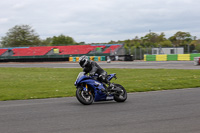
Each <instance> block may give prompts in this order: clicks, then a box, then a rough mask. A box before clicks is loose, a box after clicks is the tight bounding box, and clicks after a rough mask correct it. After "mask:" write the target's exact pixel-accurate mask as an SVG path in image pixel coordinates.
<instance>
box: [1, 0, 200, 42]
mask: <svg viewBox="0 0 200 133" xmlns="http://www.w3.org/2000/svg"><path fill="white" fill-rule="evenodd" d="M22 24H26V25H30V26H31V27H32V28H33V29H34V30H35V31H36V33H37V34H39V36H40V38H42V39H46V38H47V37H53V36H58V35H60V34H64V35H66V36H70V37H72V38H73V39H74V40H75V41H76V42H86V43H92V42H99V43H101V42H109V41H110V40H114V41H118V40H125V39H133V38H134V37H135V36H139V37H141V36H145V35H146V34H147V33H149V30H151V31H152V32H155V33H158V34H160V33H161V32H164V33H165V35H166V37H170V36H173V35H174V34H175V33H176V32H177V31H184V32H190V34H191V35H192V36H197V37H198V39H200V0H0V37H2V36H5V35H6V32H8V30H9V29H11V28H13V27H14V26H15V25H22Z"/></svg>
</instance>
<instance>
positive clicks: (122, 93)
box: [114, 84, 127, 102]
mask: <svg viewBox="0 0 200 133" xmlns="http://www.w3.org/2000/svg"><path fill="white" fill-rule="evenodd" d="M115 87H119V88H120V89H121V91H120V92H117V93H116V94H115V95H114V100H115V101H116V102H124V101H126V99H127V92H126V90H125V88H124V87H123V86H122V85H120V84H115Z"/></svg>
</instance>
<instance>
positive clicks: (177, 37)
mask: <svg viewBox="0 0 200 133" xmlns="http://www.w3.org/2000/svg"><path fill="white" fill-rule="evenodd" d="M169 40H170V41H171V42H172V43H173V44H174V45H176V46H185V45H186V44H189V43H190V42H191V41H192V36H191V35H190V33H189V32H182V31H178V32H177V33H176V34H174V35H173V36H171V37H170V38H169Z"/></svg>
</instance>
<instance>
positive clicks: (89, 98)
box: [76, 87, 94, 105]
mask: <svg viewBox="0 0 200 133" xmlns="http://www.w3.org/2000/svg"><path fill="white" fill-rule="evenodd" d="M76 98H77V99H78V101H79V102H80V103H82V104H84V105H90V104H92V102H93V101H94V97H93V95H92V93H91V91H84V90H83V88H82V87H78V88H77V90H76Z"/></svg>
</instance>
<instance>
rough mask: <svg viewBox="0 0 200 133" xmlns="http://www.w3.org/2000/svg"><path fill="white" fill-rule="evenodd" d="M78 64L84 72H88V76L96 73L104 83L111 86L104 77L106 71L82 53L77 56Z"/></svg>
mask: <svg viewBox="0 0 200 133" xmlns="http://www.w3.org/2000/svg"><path fill="white" fill-rule="evenodd" d="M79 64H80V66H81V67H82V68H83V72H85V74H87V73H89V74H90V76H93V75H94V74H98V75H99V78H100V79H101V80H102V82H103V83H106V84H108V85H109V87H112V84H111V83H110V81H109V80H108V79H107V78H106V77H107V72H106V71H104V70H103V69H102V68H101V67H100V66H99V65H98V64H97V63H96V62H94V61H91V60H89V59H88V57H87V56H85V55H83V56H81V57H80V58H79Z"/></svg>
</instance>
